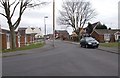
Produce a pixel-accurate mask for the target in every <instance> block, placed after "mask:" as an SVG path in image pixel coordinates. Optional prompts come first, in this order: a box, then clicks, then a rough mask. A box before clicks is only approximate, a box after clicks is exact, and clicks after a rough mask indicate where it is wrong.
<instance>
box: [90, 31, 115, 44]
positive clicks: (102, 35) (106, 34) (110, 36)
mask: <svg viewBox="0 0 120 78" xmlns="http://www.w3.org/2000/svg"><path fill="white" fill-rule="evenodd" d="M115 32H116V31H113V30H108V29H95V30H94V31H93V33H92V34H91V36H92V37H94V38H95V39H96V40H98V41H99V42H106V41H108V42H115V35H114V34H115Z"/></svg>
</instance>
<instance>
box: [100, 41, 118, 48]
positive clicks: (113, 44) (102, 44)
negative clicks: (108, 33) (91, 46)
mask: <svg viewBox="0 0 120 78" xmlns="http://www.w3.org/2000/svg"><path fill="white" fill-rule="evenodd" d="M119 45H120V43H118V42H114V43H100V46H104V47H118V46H119Z"/></svg>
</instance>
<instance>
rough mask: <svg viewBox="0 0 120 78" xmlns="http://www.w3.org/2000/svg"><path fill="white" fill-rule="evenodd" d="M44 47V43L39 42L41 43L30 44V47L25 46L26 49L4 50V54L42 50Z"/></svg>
mask: <svg viewBox="0 0 120 78" xmlns="http://www.w3.org/2000/svg"><path fill="white" fill-rule="evenodd" d="M42 46H44V43H41V42H39V43H33V44H30V45H27V46H24V47H20V48H16V49H14V50H10V49H7V50H2V52H3V53H5V52H14V51H22V50H29V49H34V48H40V47H42Z"/></svg>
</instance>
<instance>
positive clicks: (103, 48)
mask: <svg viewBox="0 0 120 78" xmlns="http://www.w3.org/2000/svg"><path fill="white" fill-rule="evenodd" d="M64 42H68V43H71V44H75V45H80V44H79V43H78V42H71V41H64ZM53 48H54V47H52V46H51V44H49V43H48V45H45V46H44V47H41V48H37V49H41V50H42V52H44V51H46V50H50V49H53ZM37 49H36V50H37ZM97 49H98V50H102V51H105V52H109V53H114V54H119V50H120V48H117V47H112V48H111V47H103V46H99V47H98V48H97ZM31 50H33V51H31V52H29V50H25V51H17V52H8V53H2V57H10V56H17V55H25V54H28V53H29V54H30V53H35V49H31Z"/></svg>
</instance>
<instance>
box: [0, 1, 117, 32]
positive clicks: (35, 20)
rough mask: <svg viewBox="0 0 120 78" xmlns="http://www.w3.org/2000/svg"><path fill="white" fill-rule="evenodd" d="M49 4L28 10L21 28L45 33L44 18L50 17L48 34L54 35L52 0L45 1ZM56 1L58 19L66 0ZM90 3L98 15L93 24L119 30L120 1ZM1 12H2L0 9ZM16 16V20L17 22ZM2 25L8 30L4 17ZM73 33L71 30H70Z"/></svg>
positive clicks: (57, 27)
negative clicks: (33, 28)
mask: <svg viewBox="0 0 120 78" xmlns="http://www.w3.org/2000/svg"><path fill="white" fill-rule="evenodd" d="M44 1H47V2H51V3H49V4H47V5H46V6H42V7H41V8H34V9H27V10H26V11H25V13H24V15H23V17H22V21H21V24H20V26H19V27H28V26H31V27H41V29H42V31H43V32H44V16H48V18H46V26H47V33H52V26H53V25H52V12H53V9H52V0H44ZM55 1H56V17H58V11H59V10H60V9H61V5H62V1H65V0H55ZM86 1H90V2H91V4H92V7H93V8H95V10H96V11H97V13H98V15H97V17H96V18H94V19H93V20H91V21H90V22H91V23H94V22H97V21H100V22H102V23H104V24H106V25H107V26H108V27H111V28H114V29H115V28H118V2H119V0H86ZM0 11H2V10H1V9H0ZM15 17H16V16H14V19H13V20H15ZM0 18H1V19H0V24H1V25H2V27H3V28H8V26H7V23H6V20H5V18H4V17H2V16H0ZM56 29H65V27H63V26H62V27H61V26H58V25H57V24H56ZM67 30H69V31H70V32H71V28H68V29H67Z"/></svg>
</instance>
